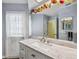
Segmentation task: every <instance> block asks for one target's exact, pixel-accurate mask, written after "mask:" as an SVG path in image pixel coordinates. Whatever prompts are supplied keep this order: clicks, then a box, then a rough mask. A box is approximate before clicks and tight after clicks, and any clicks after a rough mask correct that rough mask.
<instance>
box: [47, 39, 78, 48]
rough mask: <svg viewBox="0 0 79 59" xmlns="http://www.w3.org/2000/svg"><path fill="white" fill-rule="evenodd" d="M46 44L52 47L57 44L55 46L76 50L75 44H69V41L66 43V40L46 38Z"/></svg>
mask: <svg viewBox="0 0 79 59" xmlns="http://www.w3.org/2000/svg"><path fill="white" fill-rule="evenodd" d="M47 40H48V42H49V43H48V44H49V45H51V46H52V45H53V44H57V45H61V46H64V47H69V48H75V49H76V48H77V44H76V43H74V42H70V41H66V40H57V39H51V38H48V39H47Z"/></svg>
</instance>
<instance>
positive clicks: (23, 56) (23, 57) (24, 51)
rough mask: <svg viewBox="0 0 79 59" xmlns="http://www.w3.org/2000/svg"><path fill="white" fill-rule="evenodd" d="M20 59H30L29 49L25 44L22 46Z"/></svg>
mask: <svg viewBox="0 0 79 59" xmlns="http://www.w3.org/2000/svg"><path fill="white" fill-rule="evenodd" d="M20 59H28V56H27V47H26V46H24V45H23V44H20Z"/></svg>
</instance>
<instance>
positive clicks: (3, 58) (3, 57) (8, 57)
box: [2, 56, 19, 59]
mask: <svg viewBox="0 0 79 59" xmlns="http://www.w3.org/2000/svg"><path fill="white" fill-rule="evenodd" d="M4 58H19V57H17V56H10V57H6V56H2V59H4Z"/></svg>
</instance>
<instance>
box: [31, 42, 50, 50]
mask: <svg viewBox="0 0 79 59" xmlns="http://www.w3.org/2000/svg"><path fill="white" fill-rule="evenodd" d="M32 45H33V46H35V47H37V48H41V49H43V50H46V51H49V48H48V47H47V45H45V44H44V43H41V42H34V43H32Z"/></svg>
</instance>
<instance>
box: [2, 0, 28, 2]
mask: <svg viewBox="0 0 79 59" xmlns="http://www.w3.org/2000/svg"><path fill="white" fill-rule="evenodd" d="M27 1H28V0H2V3H27Z"/></svg>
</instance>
